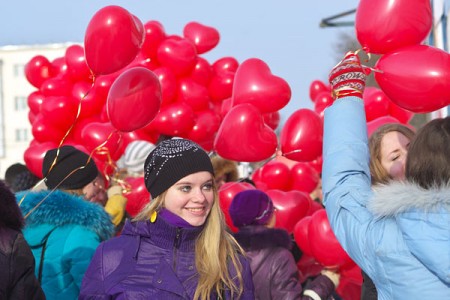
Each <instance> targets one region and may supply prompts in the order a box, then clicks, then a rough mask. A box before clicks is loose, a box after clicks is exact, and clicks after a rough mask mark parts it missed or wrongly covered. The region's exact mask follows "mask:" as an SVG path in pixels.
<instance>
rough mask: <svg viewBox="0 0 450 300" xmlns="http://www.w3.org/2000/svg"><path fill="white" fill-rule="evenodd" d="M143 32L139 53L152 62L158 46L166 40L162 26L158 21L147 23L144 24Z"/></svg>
mask: <svg viewBox="0 0 450 300" xmlns="http://www.w3.org/2000/svg"><path fill="white" fill-rule="evenodd" d="M144 31H145V39H144V43H143V44H142V49H141V51H142V53H144V54H145V55H146V56H148V57H150V58H151V59H152V60H154V59H156V53H157V51H158V47H159V45H160V44H161V43H162V42H163V41H164V40H165V39H166V32H165V30H164V26H163V25H162V24H161V23H160V22H158V21H149V22H147V23H145V24H144Z"/></svg>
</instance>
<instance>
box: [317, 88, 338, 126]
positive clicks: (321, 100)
mask: <svg viewBox="0 0 450 300" xmlns="http://www.w3.org/2000/svg"><path fill="white" fill-rule="evenodd" d="M333 101H334V100H333V97H332V96H331V93H330V92H329V91H325V92H320V93H318V94H317V96H316V98H315V99H314V111H315V112H316V113H317V114H318V115H319V117H320V118H321V119H322V120H323V114H324V112H325V108H327V107H328V106H330V105H331V104H333Z"/></svg>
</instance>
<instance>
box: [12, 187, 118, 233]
mask: <svg viewBox="0 0 450 300" xmlns="http://www.w3.org/2000/svg"><path fill="white" fill-rule="evenodd" d="M43 199H45V200H44V201H42V200H43ZM16 200H17V202H19V204H20V208H21V210H22V213H23V215H24V216H26V215H27V214H28V213H30V212H31V213H30V215H29V216H28V217H27V219H26V226H37V225H42V224H48V225H52V226H54V227H57V226H64V225H69V224H70V225H79V226H83V227H86V228H88V229H90V230H92V231H94V232H96V233H97V234H98V235H99V237H100V238H101V239H102V240H106V239H108V238H110V237H112V236H113V234H114V225H113V224H112V222H111V217H110V216H109V215H108V214H107V213H106V211H105V210H104V208H103V207H102V206H100V205H98V204H96V203H91V202H89V201H87V200H84V198H83V197H81V196H76V195H73V194H69V193H66V192H64V191H61V190H54V191H50V190H44V191H38V192H29V191H25V192H20V193H17V194H16Z"/></svg>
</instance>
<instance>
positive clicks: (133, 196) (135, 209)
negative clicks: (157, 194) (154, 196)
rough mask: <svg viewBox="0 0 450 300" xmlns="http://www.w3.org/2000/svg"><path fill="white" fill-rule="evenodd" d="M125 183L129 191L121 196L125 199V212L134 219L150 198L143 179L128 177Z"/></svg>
mask: <svg viewBox="0 0 450 300" xmlns="http://www.w3.org/2000/svg"><path fill="white" fill-rule="evenodd" d="M125 182H126V183H127V184H129V190H128V191H126V192H125V193H124V194H123V195H124V196H125V197H126V198H127V205H126V206H125V210H126V211H127V213H128V214H129V215H130V216H131V217H132V218H134V217H135V216H136V215H137V214H138V213H139V212H140V211H141V209H142V208H144V206H145V205H146V204H147V203H149V202H150V197H151V196H150V193H149V192H148V191H147V188H146V187H145V181H144V177H136V178H133V177H128V178H126V179H125Z"/></svg>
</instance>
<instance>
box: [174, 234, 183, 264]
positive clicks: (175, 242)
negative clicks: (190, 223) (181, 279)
mask: <svg viewBox="0 0 450 300" xmlns="http://www.w3.org/2000/svg"><path fill="white" fill-rule="evenodd" d="M180 237H181V228H177V233H176V235H175V241H174V242H173V270H174V271H175V272H176V270H177V260H178V249H179V248H180V244H181V238H180Z"/></svg>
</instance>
